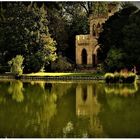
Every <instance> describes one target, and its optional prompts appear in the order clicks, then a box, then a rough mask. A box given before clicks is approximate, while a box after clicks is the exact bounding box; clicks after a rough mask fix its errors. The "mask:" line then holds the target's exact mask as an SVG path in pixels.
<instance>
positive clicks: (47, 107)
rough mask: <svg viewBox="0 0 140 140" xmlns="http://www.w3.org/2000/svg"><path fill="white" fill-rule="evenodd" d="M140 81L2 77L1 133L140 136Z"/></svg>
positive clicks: (45, 135)
mask: <svg viewBox="0 0 140 140" xmlns="http://www.w3.org/2000/svg"><path fill="white" fill-rule="evenodd" d="M138 87H139V85H137V86H136V85H105V84H104V83H100V82H84V81H83V82H71V83H69V82H43V81H32V82H21V81H12V82H0V137H47V138H48V137H50V138H52V137H53V138H54V137H57V138H62V137H65V138H66V137H68V138H69V137H74V138H77V137H85V138H86V137H94V138H98V137H140V125H139V118H140V109H139V108H140V95H139V94H138V93H139V92H140V91H139V88H138ZM124 89H125V90H124ZM124 91H125V92H124ZM130 91H131V92H130ZM126 95H127V96H126ZM130 95H131V96H130ZM120 124H121V127H120ZM29 130H30V131H29Z"/></svg>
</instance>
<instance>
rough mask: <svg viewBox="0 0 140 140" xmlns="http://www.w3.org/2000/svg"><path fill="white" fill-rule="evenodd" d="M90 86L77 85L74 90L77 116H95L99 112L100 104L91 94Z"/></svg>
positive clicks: (91, 88) (91, 87)
mask: <svg viewBox="0 0 140 140" xmlns="http://www.w3.org/2000/svg"><path fill="white" fill-rule="evenodd" d="M93 91H95V90H94V87H93V86H92V85H90V84H89V85H78V86H77V88H76V114H77V115H78V116H81V115H82V116H90V115H97V114H98V112H99V111H100V104H99V103H98V101H97V96H96V95H94V94H95V93H93Z"/></svg>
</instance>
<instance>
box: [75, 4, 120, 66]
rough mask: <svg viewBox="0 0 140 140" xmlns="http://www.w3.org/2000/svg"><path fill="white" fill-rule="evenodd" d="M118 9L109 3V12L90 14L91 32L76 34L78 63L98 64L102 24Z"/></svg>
mask: <svg viewBox="0 0 140 140" xmlns="http://www.w3.org/2000/svg"><path fill="white" fill-rule="evenodd" d="M117 10H118V7H117V5H116V4H113V3H110V4H108V12H107V13H106V14H100V15H96V16H94V15H90V17H89V24H90V34H87V35H76V64H77V65H86V66H88V67H94V66H96V65H97V63H98V60H97V50H98V48H99V45H98V41H97V40H98V37H99V33H100V32H101V30H102V24H103V23H105V21H106V20H107V19H108V17H109V16H111V15H113V14H114V13H115V12H116V11H117Z"/></svg>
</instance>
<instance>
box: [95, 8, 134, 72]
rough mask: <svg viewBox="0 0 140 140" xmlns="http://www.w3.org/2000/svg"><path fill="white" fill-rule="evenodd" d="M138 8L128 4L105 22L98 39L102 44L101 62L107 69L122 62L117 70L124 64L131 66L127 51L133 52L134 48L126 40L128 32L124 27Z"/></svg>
mask: <svg viewBox="0 0 140 140" xmlns="http://www.w3.org/2000/svg"><path fill="white" fill-rule="evenodd" d="M136 10H137V7H135V6H126V7H124V8H123V9H121V10H120V11H118V12H116V13H115V14H114V15H113V16H111V17H110V18H109V19H108V20H107V21H106V22H105V24H103V31H102V32H101V33H100V36H99V39H98V42H99V44H100V49H99V51H98V54H99V60H100V62H103V63H104V65H106V68H107V69H106V70H107V71H108V70H111V68H112V67H114V64H119V63H121V64H120V65H117V66H116V70H117V69H120V68H121V67H120V66H122V68H123V67H128V68H130V65H129V63H130V62H129V61H128V60H129V59H128V58H130V54H129V53H127V52H126V50H127V49H128V50H129V51H131V52H132V49H131V48H128V45H127V44H126V42H124V41H125V40H126V36H127V34H128V33H126V32H125V33H124V29H126V26H127V25H128V24H129V20H130V18H131V16H133V13H134V12H135V11H136ZM125 31H126V30H125ZM129 33H130V32H129ZM127 41H128V40H127ZM126 48H127V49H126ZM132 53H133V52H132ZM117 55H118V56H117ZM132 59H133V57H132Z"/></svg>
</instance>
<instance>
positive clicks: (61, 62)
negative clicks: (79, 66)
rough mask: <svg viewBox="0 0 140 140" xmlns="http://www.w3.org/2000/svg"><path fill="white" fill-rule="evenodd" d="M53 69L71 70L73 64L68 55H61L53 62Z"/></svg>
mask: <svg viewBox="0 0 140 140" xmlns="http://www.w3.org/2000/svg"><path fill="white" fill-rule="evenodd" d="M52 70H54V71H69V70H72V64H71V63H69V62H68V61H67V59H66V57H62V56H61V55H60V56H59V57H58V59H57V60H56V61H55V62H53V63H52Z"/></svg>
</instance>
